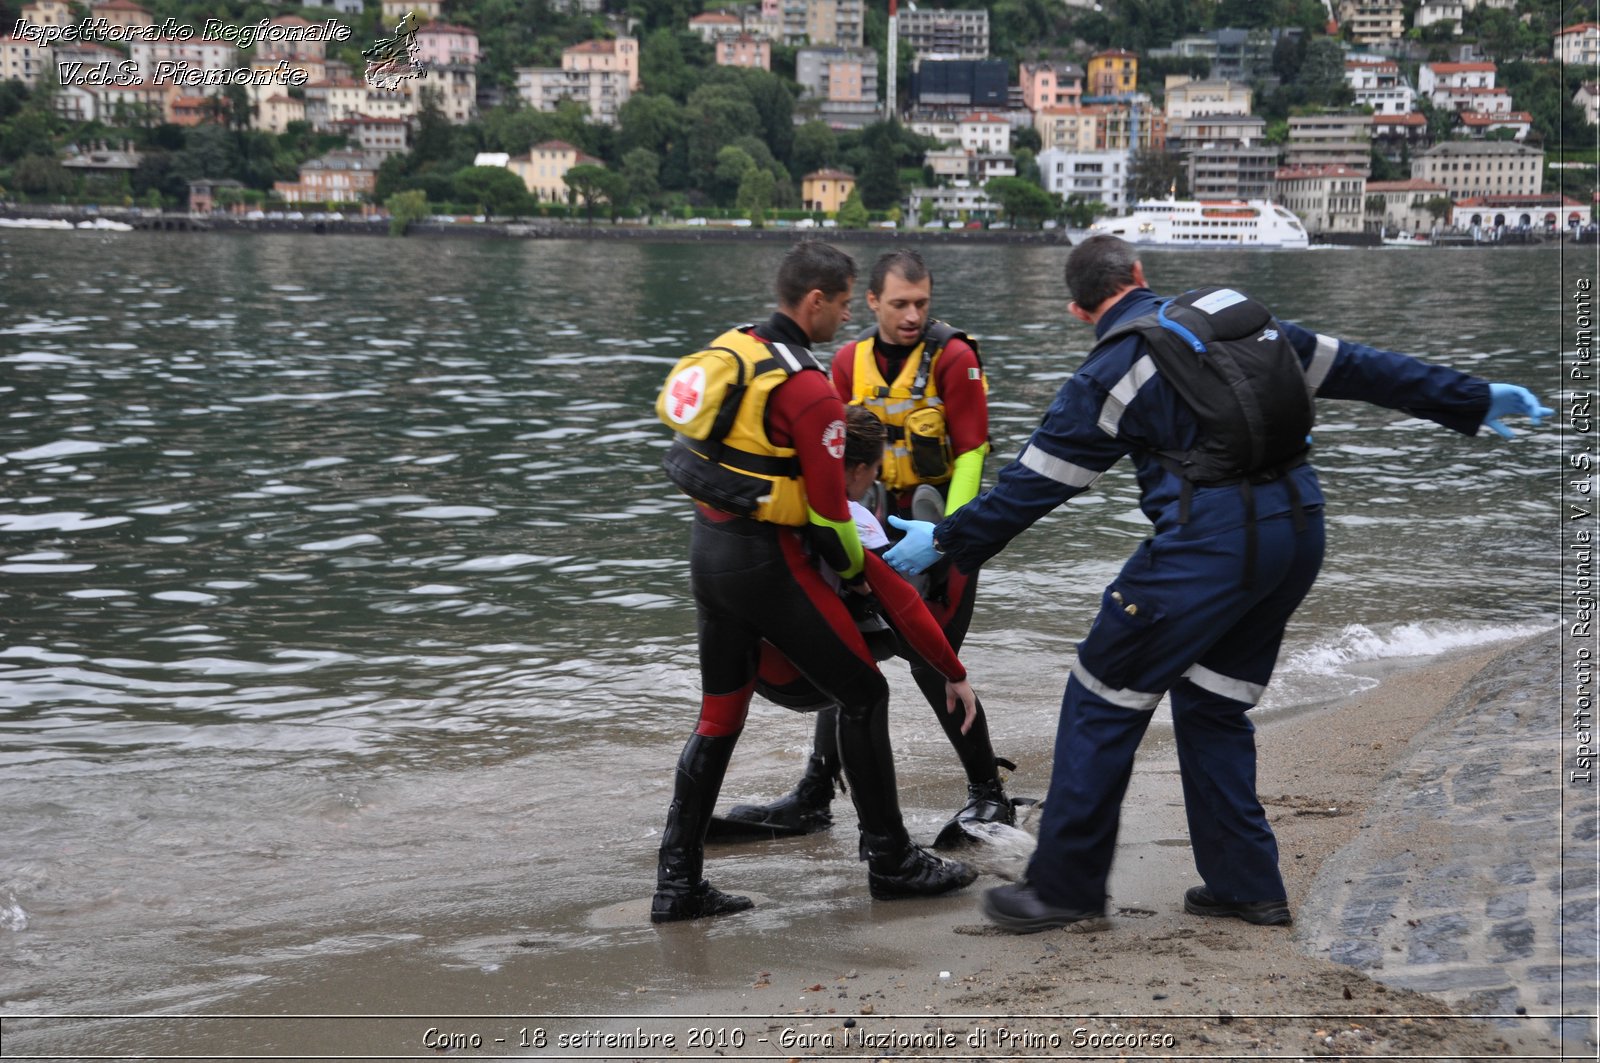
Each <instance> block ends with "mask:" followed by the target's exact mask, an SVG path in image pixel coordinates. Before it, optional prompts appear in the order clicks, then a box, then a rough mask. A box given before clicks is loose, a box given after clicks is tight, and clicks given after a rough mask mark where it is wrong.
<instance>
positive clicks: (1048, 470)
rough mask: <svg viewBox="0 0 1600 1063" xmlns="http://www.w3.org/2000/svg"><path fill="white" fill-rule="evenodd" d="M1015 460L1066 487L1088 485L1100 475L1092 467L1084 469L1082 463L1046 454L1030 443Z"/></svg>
mask: <svg viewBox="0 0 1600 1063" xmlns="http://www.w3.org/2000/svg"><path fill="white" fill-rule="evenodd" d="M1017 462H1018V464H1020V465H1023V466H1025V467H1026V468H1029V469H1032V470H1033V471H1034V472H1036V473H1038V474H1039V475H1040V476H1045V477H1048V478H1049V479H1052V480H1054V481H1056V483H1062V484H1066V485H1067V486H1068V487H1088V486H1089V485H1090V484H1092V483H1094V482H1095V481H1096V480H1098V479H1100V476H1101V474H1100V473H1098V472H1095V471H1094V470H1093V469H1085V468H1084V467H1083V466H1082V465H1075V464H1073V463H1072V462H1070V461H1064V460H1062V459H1061V458H1058V457H1055V456H1054V455H1052V454H1046V453H1045V452H1044V451H1042V450H1040V449H1039V448H1038V447H1036V446H1034V445H1033V444H1032V443H1029V444H1028V447H1027V449H1026V450H1024V451H1023V452H1022V456H1021V457H1019V458H1018V459H1017Z"/></svg>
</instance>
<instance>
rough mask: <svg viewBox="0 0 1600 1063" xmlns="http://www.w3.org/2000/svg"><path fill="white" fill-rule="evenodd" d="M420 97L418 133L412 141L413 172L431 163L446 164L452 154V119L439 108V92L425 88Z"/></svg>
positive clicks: (420, 92)
mask: <svg viewBox="0 0 1600 1063" xmlns="http://www.w3.org/2000/svg"><path fill="white" fill-rule="evenodd" d="M418 95H419V104H420V105H419V106H418V108H417V132H416V136H415V137H413V138H412V140H411V169H412V172H416V171H417V170H419V169H422V168H423V167H425V166H427V165H428V164H429V163H440V164H442V163H445V162H447V161H449V159H450V156H451V153H452V145H451V135H450V119H449V118H448V117H447V116H446V115H445V113H444V108H442V107H440V106H439V99H440V94H439V91H438V90H437V89H431V88H424V89H421V90H420V91H419V94H418Z"/></svg>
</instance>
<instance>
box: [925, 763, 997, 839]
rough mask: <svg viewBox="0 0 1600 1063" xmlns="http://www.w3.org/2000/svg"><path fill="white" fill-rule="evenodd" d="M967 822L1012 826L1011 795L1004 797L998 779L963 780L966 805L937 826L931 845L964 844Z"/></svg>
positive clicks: (966, 836) (966, 835)
mask: <svg viewBox="0 0 1600 1063" xmlns="http://www.w3.org/2000/svg"><path fill="white" fill-rule="evenodd" d="M968 823H1004V824H1005V825H1006V826H1008V827H1013V826H1016V823H1017V813H1016V809H1015V808H1013V807H1012V804H1011V799H1010V798H1008V797H1006V790H1005V787H1004V786H1002V785H1000V780H999V779H990V780H989V781H988V782H969V783H967V803H966V806H965V807H963V808H962V809H961V811H960V812H957V813H956V814H955V817H954V818H953V819H951V820H950V822H949V823H946V824H945V825H944V827H942V828H941V829H940V831H939V835H938V837H936V838H934V839H933V847H934V848H935V849H954V848H957V847H959V846H962V845H965V844H966V843H967V842H968V841H970V840H971V838H970V836H969V835H968V834H967V832H966V830H965V829H964V828H965V825H966V824H968Z"/></svg>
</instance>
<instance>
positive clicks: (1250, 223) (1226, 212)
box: [1067, 199, 1311, 249]
mask: <svg viewBox="0 0 1600 1063" xmlns="http://www.w3.org/2000/svg"><path fill="white" fill-rule="evenodd" d="M1100 234H1108V235H1111V236H1116V237H1118V238H1120V239H1123V240H1126V241H1128V242H1129V243H1131V244H1138V245H1142V246H1152V247H1197V248H1228V249H1239V248H1243V249H1257V248H1305V247H1309V246H1310V245H1311V238H1310V237H1309V236H1308V235H1307V233H1306V230H1305V227H1304V226H1303V225H1301V224H1300V219H1298V218H1296V217H1295V216H1294V215H1293V214H1291V213H1290V212H1289V211H1288V210H1286V209H1284V208H1283V207H1280V206H1278V205H1277V204H1275V203H1270V202H1268V201H1267V200H1264V199H1249V200H1244V199H1233V200H1194V199H1163V200H1151V201H1148V202H1144V203H1139V204H1137V205H1136V206H1135V207H1134V208H1133V211H1132V212H1131V213H1129V214H1126V215H1124V216H1123V217H1120V218H1108V219H1105V220H1104V221H1098V222H1095V223H1094V224H1093V225H1091V226H1089V228H1088V229H1086V230H1071V231H1069V232H1068V234H1067V235H1068V236H1069V237H1070V238H1071V239H1072V241H1073V242H1074V243H1078V242H1080V241H1081V240H1082V239H1087V238H1088V237H1090V236H1097V235H1100Z"/></svg>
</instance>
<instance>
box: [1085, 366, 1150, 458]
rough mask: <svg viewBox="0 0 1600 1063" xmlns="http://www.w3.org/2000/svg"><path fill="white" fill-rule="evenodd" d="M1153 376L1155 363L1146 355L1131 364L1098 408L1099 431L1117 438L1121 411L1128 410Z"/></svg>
mask: <svg viewBox="0 0 1600 1063" xmlns="http://www.w3.org/2000/svg"><path fill="white" fill-rule="evenodd" d="M1155 375H1156V363H1155V362H1154V360H1152V359H1151V357H1150V356H1149V355H1148V354H1146V355H1144V356H1142V357H1141V358H1140V359H1139V360H1138V361H1137V362H1134V363H1133V366H1132V367H1131V368H1129V370H1128V371H1127V373H1125V374H1124V375H1123V377H1122V379H1121V380H1119V381H1117V384H1116V386H1115V387H1113V388H1112V389H1111V394H1109V395H1107V396H1106V401H1105V405H1103V406H1101V407H1100V420H1099V421H1097V422H1095V423H1096V424H1097V425H1098V427H1099V428H1100V431H1102V432H1104V433H1105V434H1106V435H1108V436H1110V437H1111V438H1112V439H1115V438H1116V437H1117V428H1118V426H1120V425H1121V424H1122V414H1123V411H1124V410H1126V409H1127V408H1128V403H1130V402H1132V401H1133V397H1134V396H1135V395H1137V394H1139V389H1140V388H1142V387H1144V386H1145V384H1146V383H1148V382H1149V381H1150V380H1153V379H1154V378H1155Z"/></svg>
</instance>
